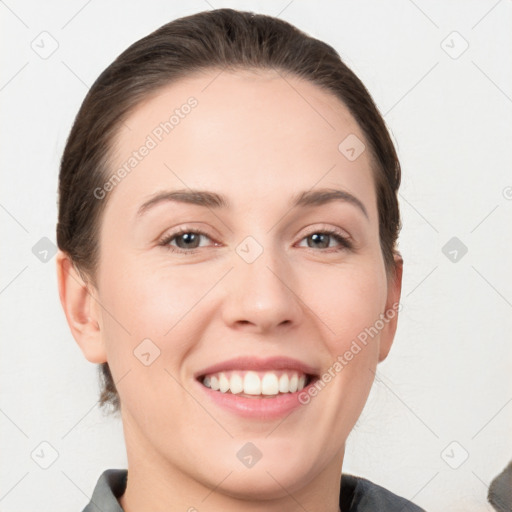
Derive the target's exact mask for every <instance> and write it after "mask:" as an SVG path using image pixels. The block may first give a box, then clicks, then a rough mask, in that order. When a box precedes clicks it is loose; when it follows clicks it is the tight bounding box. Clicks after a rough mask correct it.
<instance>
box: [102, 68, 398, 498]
mask: <svg viewBox="0 0 512 512" xmlns="http://www.w3.org/2000/svg"><path fill="white" fill-rule="evenodd" d="M191 97H193V98H194V99H193V100H189V98H191ZM187 101H188V103H187ZM187 104H188V105H189V107H186V106H185V105H187ZM176 110H177V111H176ZM174 111H176V112H174ZM173 113H174V118H172V119H171V121H169V119H170V117H171V115H173ZM166 122H167V123H168V124H165V123H166ZM348 136H351V137H354V136H356V137H357V138H358V139H359V140H360V141H364V136H363V134H362V131H361V129H360V128H359V126H358V125H357V123H356V122H355V121H354V119H353V118H352V116H351V115H350V114H349V112H348V110H347V109H346V108H345V107H344V105H343V104H342V103H341V102H339V101H338V100H337V99H336V98H335V97H334V96H332V95H330V94H329V93H327V92H324V91H323V90H321V89H319V88H318V87H317V86H315V85H312V84H310V83H307V82H304V81H302V80H300V79H298V78H293V77H287V78H286V80H284V79H283V78H281V77H280V76H279V75H278V74H275V73H273V72H270V71H268V72H267V71H265V72H258V73H255V72H250V71H244V72H241V71H240V72H236V73H235V72H229V73H228V72H222V73H220V75H219V72H218V71H215V72H214V71H211V72H208V73H203V74H200V75H195V76H194V77H192V78H188V79H186V80H183V81H180V82H179V83H176V84H173V85H171V86H169V87H167V88H165V89H163V90H161V91H160V92H159V93H158V94H157V95H156V96H153V97H152V98H150V99H148V100H147V101H145V102H144V103H142V104H140V105H139V106H138V108H137V109H136V110H135V111H134V112H133V113H132V114H131V116H130V117H129V118H128V119H127V120H126V123H125V125H124V126H123V127H122V129H121V130H120V132H119V134H118V137H117V140H116V144H115V151H114V158H113V161H112V166H111V170H112V172H117V171H118V169H121V168H123V166H124V169H125V172H124V173H123V172H118V177H119V178H121V179H120V180H116V181H115V182H114V181H112V182H111V184H110V185H108V184H107V185H106V188H105V190H108V189H109V187H110V188H111V190H110V195H109V196H108V203H107V205H106V209H105V212H104V216H103V218H102V225H101V232H100V234H99V236H100V247H101V251H100V265H99V269H98V274H97V290H96V291H95V293H96V294H97V298H98V302H99V303H101V305H102V306H103V307H101V308H100V307H99V306H98V308H97V311H96V314H97V318H98V324H99V336H100V343H101V344H102V346H104V350H105V360H107V361H108V363H109V365H110V368H111V371H112V374H113V377H114V380H115V381H116V383H117V388H118V391H119V395H120V399H121V404H122V418H123V425H124V429H125V438H126V443H127V451H128V458H129V464H130V465H139V466H146V467H152V468H166V470H167V471H176V472H179V474H181V475H185V476H186V477H187V478H191V479H193V480H194V481H196V482H199V483H201V484H204V485H206V486H208V487H210V488H213V487H215V486H219V487H218V488H217V490H218V491H224V492H226V493H228V494H230V495H233V496H245V497H251V496H252V497H260V498H261V496H268V497H271V496H278V495H282V494H283V492H284V491H283V488H286V489H287V490H288V492H293V491H294V490H297V489H299V488H301V487H304V486H305V485H306V484H307V483H309V482H312V481H313V480H314V479H317V478H320V476H321V475H324V476H325V475H327V474H330V475H335V480H337V479H338V478H339V471H340V465H341V460H342V457H343V452H344V444H345V440H346V438H347V436H348V434H349V432H350V430H351V429H352V427H353V425H354V423H355V421H356V420H357V418H358V416H359V414H360V412H361V410H362V408H363V406H364V403H365V401H366V399H367V396H368V393H369V390H370V387H371V384H372V381H373V378H374V374H373V371H374V370H375V367H376V364H377V363H378V361H379V359H382V358H383V357H385V355H386V353H387V351H388V350H389V346H390V344H391V341H392V338H393V334H394V327H395V326H394V321H393V320H391V321H383V318H384V317H385V318H386V319H389V316H390V314H389V310H390V309H391V308H392V307H393V304H394V303H396V302H397V301H398V298H399V287H398V286H397V285H396V284H393V283H392V282H391V281H389V280H388V279H387V276H386V272H385V267H384V260H383V256H382V253H381V249H380V245H379V226H378V212H377V199H376V192H375V184H374V179H373V174H372V170H371V159H370V155H369V151H363V152H362V154H361V155H360V156H359V157H358V158H356V159H355V160H354V159H353V158H352V159H349V158H347V157H346V154H347V153H346V152H345V153H343V152H342V151H340V149H339V145H340V143H341V142H342V141H343V140H344V139H345V138H346V137H348ZM349 140H351V139H349ZM352 140H356V139H352ZM142 147H146V148H147V150H143V149H141V148H142ZM358 148H359V146H358V147H357V148H356V149H358ZM134 152H135V153H134ZM130 159H131V160H130ZM127 169H129V171H126V170H127ZM112 183H114V184H112ZM177 191H180V194H175V195H174V196H172V193H176V192H177ZM101 195H102V193H101V192H98V191H97V196H98V197H101ZM98 200H107V199H101V198H100V199H98ZM395 314H396V311H395ZM379 320H380V321H379ZM372 327H373V330H371V328H372ZM365 329H366V331H365ZM368 331H370V332H371V333H372V335H371V336H370V335H368ZM375 331H377V333H375ZM365 332H366V340H365V341H366V342H363V341H362V340H363V339H364V338H365V336H364V334H362V333H365ZM354 342H355V344H354ZM356 347H358V348H359V350H358V349H357V348H356ZM350 354H351V355H350ZM336 363H338V364H336ZM329 376H330V378H329ZM208 386H209V387H208ZM297 386H298V388H297ZM219 387H220V389H219ZM216 388H217V389H216ZM313 388H314V389H313ZM315 390H316V391H315ZM248 443H252V444H248ZM258 458H259V460H258ZM254 461H256V462H254ZM230 472H231V473H230ZM228 474H230V476H229V478H226V479H225V480H224V481H223V479H224V477H225V476H226V475H228ZM270 475H271V477H270ZM333 478H334V477H333ZM221 481H222V483H220V482H221Z"/></svg>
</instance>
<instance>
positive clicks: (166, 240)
mask: <svg viewBox="0 0 512 512" xmlns="http://www.w3.org/2000/svg"><path fill="white" fill-rule="evenodd" d="M184 234H194V235H201V236H205V237H206V238H209V239H210V240H211V238H210V237H209V236H208V235H207V234H206V233H203V232H202V231H198V230H195V229H187V228H186V227H185V228H182V229H180V230H179V231H177V232H175V233H170V234H169V235H165V236H164V237H163V238H162V239H161V240H160V241H159V242H158V245H160V246H163V247H165V248H166V249H168V250H169V251H170V252H173V253H179V254H195V253H196V252H197V251H198V250H199V248H194V249H181V248H179V247H174V246H172V245H170V242H172V241H173V240H174V239H175V238H177V237H179V236H181V235H184ZM318 234H322V235H329V236H331V237H333V238H334V239H335V240H336V241H337V242H338V243H339V244H340V245H341V248H337V249H336V248H332V247H328V248H324V249H320V251H322V252H329V253H331V252H340V251H344V250H352V249H353V245H352V242H351V241H350V240H349V238H348V237H346V236H344V235H342V234H341V232H339V231H338V230H336V229H332V228H328V229H317V230H315V231H312V232H311V233H309V234H307V235H305V236H304V237H302V239H301V241H302V240H305V239H306V238H308V237H310V236H312V235H318ZM307 249H312V250H315V249H314V248H313V247H307Z"/></svg>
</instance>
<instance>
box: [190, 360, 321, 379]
mask: <svg viewBox="0 0 512 512" xmlns="http://www.w3.org/2000/svg"><path fill="white" fill-rule="evenodd" d="M229 370H241V371H249V370H253V371H259V372H264V371H272V370H296V371H298V372H302V373H305V374H306V375H310V376H312V377H317V376H318V370H317V369H315V368H313V367H312V366H310V365H308V364H306V363H303V362H302V361H299V360H298V359H292V358H290V357H285V356H280V357H269V358H265V359H261V358H259V359H258V358H256V357H247V356H245V357H236V358H233V359H229V360H227V361H222V362H220V363H216V364H214V365H212V366H208V368H204V369H202V370H200V371H198V372H196V373H195V374H194V378H195V379H199V378H200V377H204V376H205V375H208V374H211V373H218V372H224V371H229Z"/></svg>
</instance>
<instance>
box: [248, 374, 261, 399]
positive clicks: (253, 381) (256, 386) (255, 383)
mask: <svg viewBox="0 0 512 512" xmlns="http://www.w3.org/2000/svg"><path fill="white" fill-rule="evenodd" d="M244 393H245V394H246V395H261V380H260V378H259V377H258V374H257V373H255V372H247V373H246V374H245V377H244Z"/></svg>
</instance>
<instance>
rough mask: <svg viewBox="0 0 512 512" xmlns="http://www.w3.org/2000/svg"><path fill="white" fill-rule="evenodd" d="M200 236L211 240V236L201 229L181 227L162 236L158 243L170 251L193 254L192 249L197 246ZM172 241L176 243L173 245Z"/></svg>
mask: <svg viewBox="0 0 512 512" xmlns="http://www.w3.org/2000/svg"><path fill="white" fill-rule="evenodd" d="M201 238H207V239H208V240H211V238H210V237H209V236H208V235H206V234H205V233H203V232H202V231H197V230H193V229H187V228H182V229H180V230H179V231H177V232H175V233H170V234H168V235H166V236H164V237H163V238H162V239H161V240H160V242H159V243H158V245H161V246H164V247H166V248H167V249H169V250H170V251H172V252H178V253H179V252H181V253H188V254H193V253H194V252H196V251H195V250H194V249H197V248H199V244H200V242H201ZM174 242H175V244H176V245H173V243H174Z"/></svg>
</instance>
